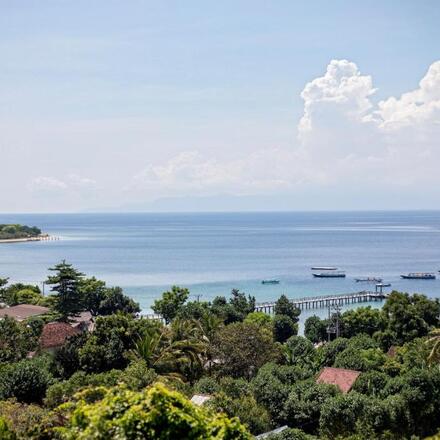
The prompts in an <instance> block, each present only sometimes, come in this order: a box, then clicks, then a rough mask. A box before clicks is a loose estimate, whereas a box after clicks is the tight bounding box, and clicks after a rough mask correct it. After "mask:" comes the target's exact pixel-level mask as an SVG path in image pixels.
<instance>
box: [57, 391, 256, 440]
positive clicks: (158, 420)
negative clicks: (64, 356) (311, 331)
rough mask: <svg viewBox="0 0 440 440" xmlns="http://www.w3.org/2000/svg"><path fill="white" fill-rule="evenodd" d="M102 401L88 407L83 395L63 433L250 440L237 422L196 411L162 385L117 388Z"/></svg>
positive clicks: (74, 439)
mask: <svg viewBox="0 0 440 440" xmlns="http://www.w3.org/2000/svg"><path fill="white" fill-rule="evenodd" d="M100 392H102V395H103V397H102V399H100V400H98V401H96V402H93V403H87V401H86V399H85V396H84V394H83V396H84V397H82V395H81V394H80V395H79V396H78V398H77V399H76V401H75V402H73V404H72V409H71V411H70V413H69V414H68V415H67V417H68V420H67V426H66V427H64V428H61V430H60V432H61V436H62V438H63V439H65V440H86V439H90V438H96V439H101V440H111V439H113V438H115V434H116V433H117V437H118V438H121V439H122V438H124V439H126V440H135V439H140V438H146V439H153V438H154V439H158V440H174V439H194V440H195V439H208V438H209V439H213V440H222V439H224V440H232V439H236V440H250V439H251V436H250V434H248V433H247V432H246V430H245V428H244V427H243V426H242V425H241V424H240V422H239V421H238V419H235V418H233V419H229V418H227V417H226V416H225V415H224V414H221V413H220V414H213V413H211V412H210V411H208V410H206V409H203V408H198V407H195V406H194V405H192V404H191V403H190V402H189V401H188V400H186V399H185V398H184V397H183V396H182V395H180V394H179V393H177V392H175V391H169V390H168V389H166V388H165V387H164V386H163V385H160V384H157V385H155V386H153V387H151V388H149V389H148V390H146V391H141V392H134V391H129V390H127V389H125V388H121V387H117V388H111V389H102V390H100Z"/></svg>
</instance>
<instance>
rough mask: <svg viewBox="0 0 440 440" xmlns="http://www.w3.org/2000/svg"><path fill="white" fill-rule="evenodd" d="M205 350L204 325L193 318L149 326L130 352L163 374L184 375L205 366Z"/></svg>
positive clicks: (188, 375) (191, 374)
mask: <svg viewBox="0 0 440 440" xmlns="http://www.w3.org/2000/svg"><path fill="white" fill-rule="evenodd" d="M205 350H206V348H205V341H204V340H203V333H202V330H201V328H200V326H199V325H198V324H197V323H196V322H193V321H184V320H175V321H173V323H172V324H171V325H170V326H169V327H163V328H153V329H149V330H148V331H147V332H146V333H145V334H143V335H142V336H141V337H140V338H139V339H138V340H137V341H136V342H135V344H134V348H133V349H132V350H131V351H130V353H129V355H130V357H131V358H134V359H143V360H145V362H146V363H147V365H148V366H149V367H150V368H153V369H154V370H155V371H156V372H157V373H159V374H160V375H162V376H166V377H173V378H180V379H184V378H185V377H189V378H192V377H193V376H194V375H195V372H196V371H197V370H199V371H200V370H201V366H202V363H203V362H202V354H203V353H204V351H205Z"/></svg>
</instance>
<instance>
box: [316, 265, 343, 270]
mask: <svg viewBox="0 0 440 440" xmlns="http://www.w3.org/2000/svg"><path fill="white" fill-rule="evenodd" d="M310 269H311V270H338V268H337V267H334V266H313V267H311V268H310Z"/></svg>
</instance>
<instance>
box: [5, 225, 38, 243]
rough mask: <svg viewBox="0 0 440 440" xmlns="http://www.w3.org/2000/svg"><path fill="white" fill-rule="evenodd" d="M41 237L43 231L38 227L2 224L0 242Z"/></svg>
mask: <svg viewBox="0 0 440 440" xmlns="http://www.w3.org/2000/svg"><path fill="white" fill-rule="evenodd" d="M40 235H41V229H40V228H37V227H36V226H26V225H18V224H0V240H15V239H19V238H34V237H38V236H40Z"/></svg>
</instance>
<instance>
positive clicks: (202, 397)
mask: <svg viewBox="0 0 440 440" xmlns="http://www.w3.org/2000/svg"><path fill="white" fill-rule="evenodd" d="M211 397H212V396H210V395H209V394H194V396H192V397H191V402H192V403H194V404H195V405H198V406H200V405H203V404H204V403H205V402H207V401H208V400H209V399H211Z"/></svg>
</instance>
